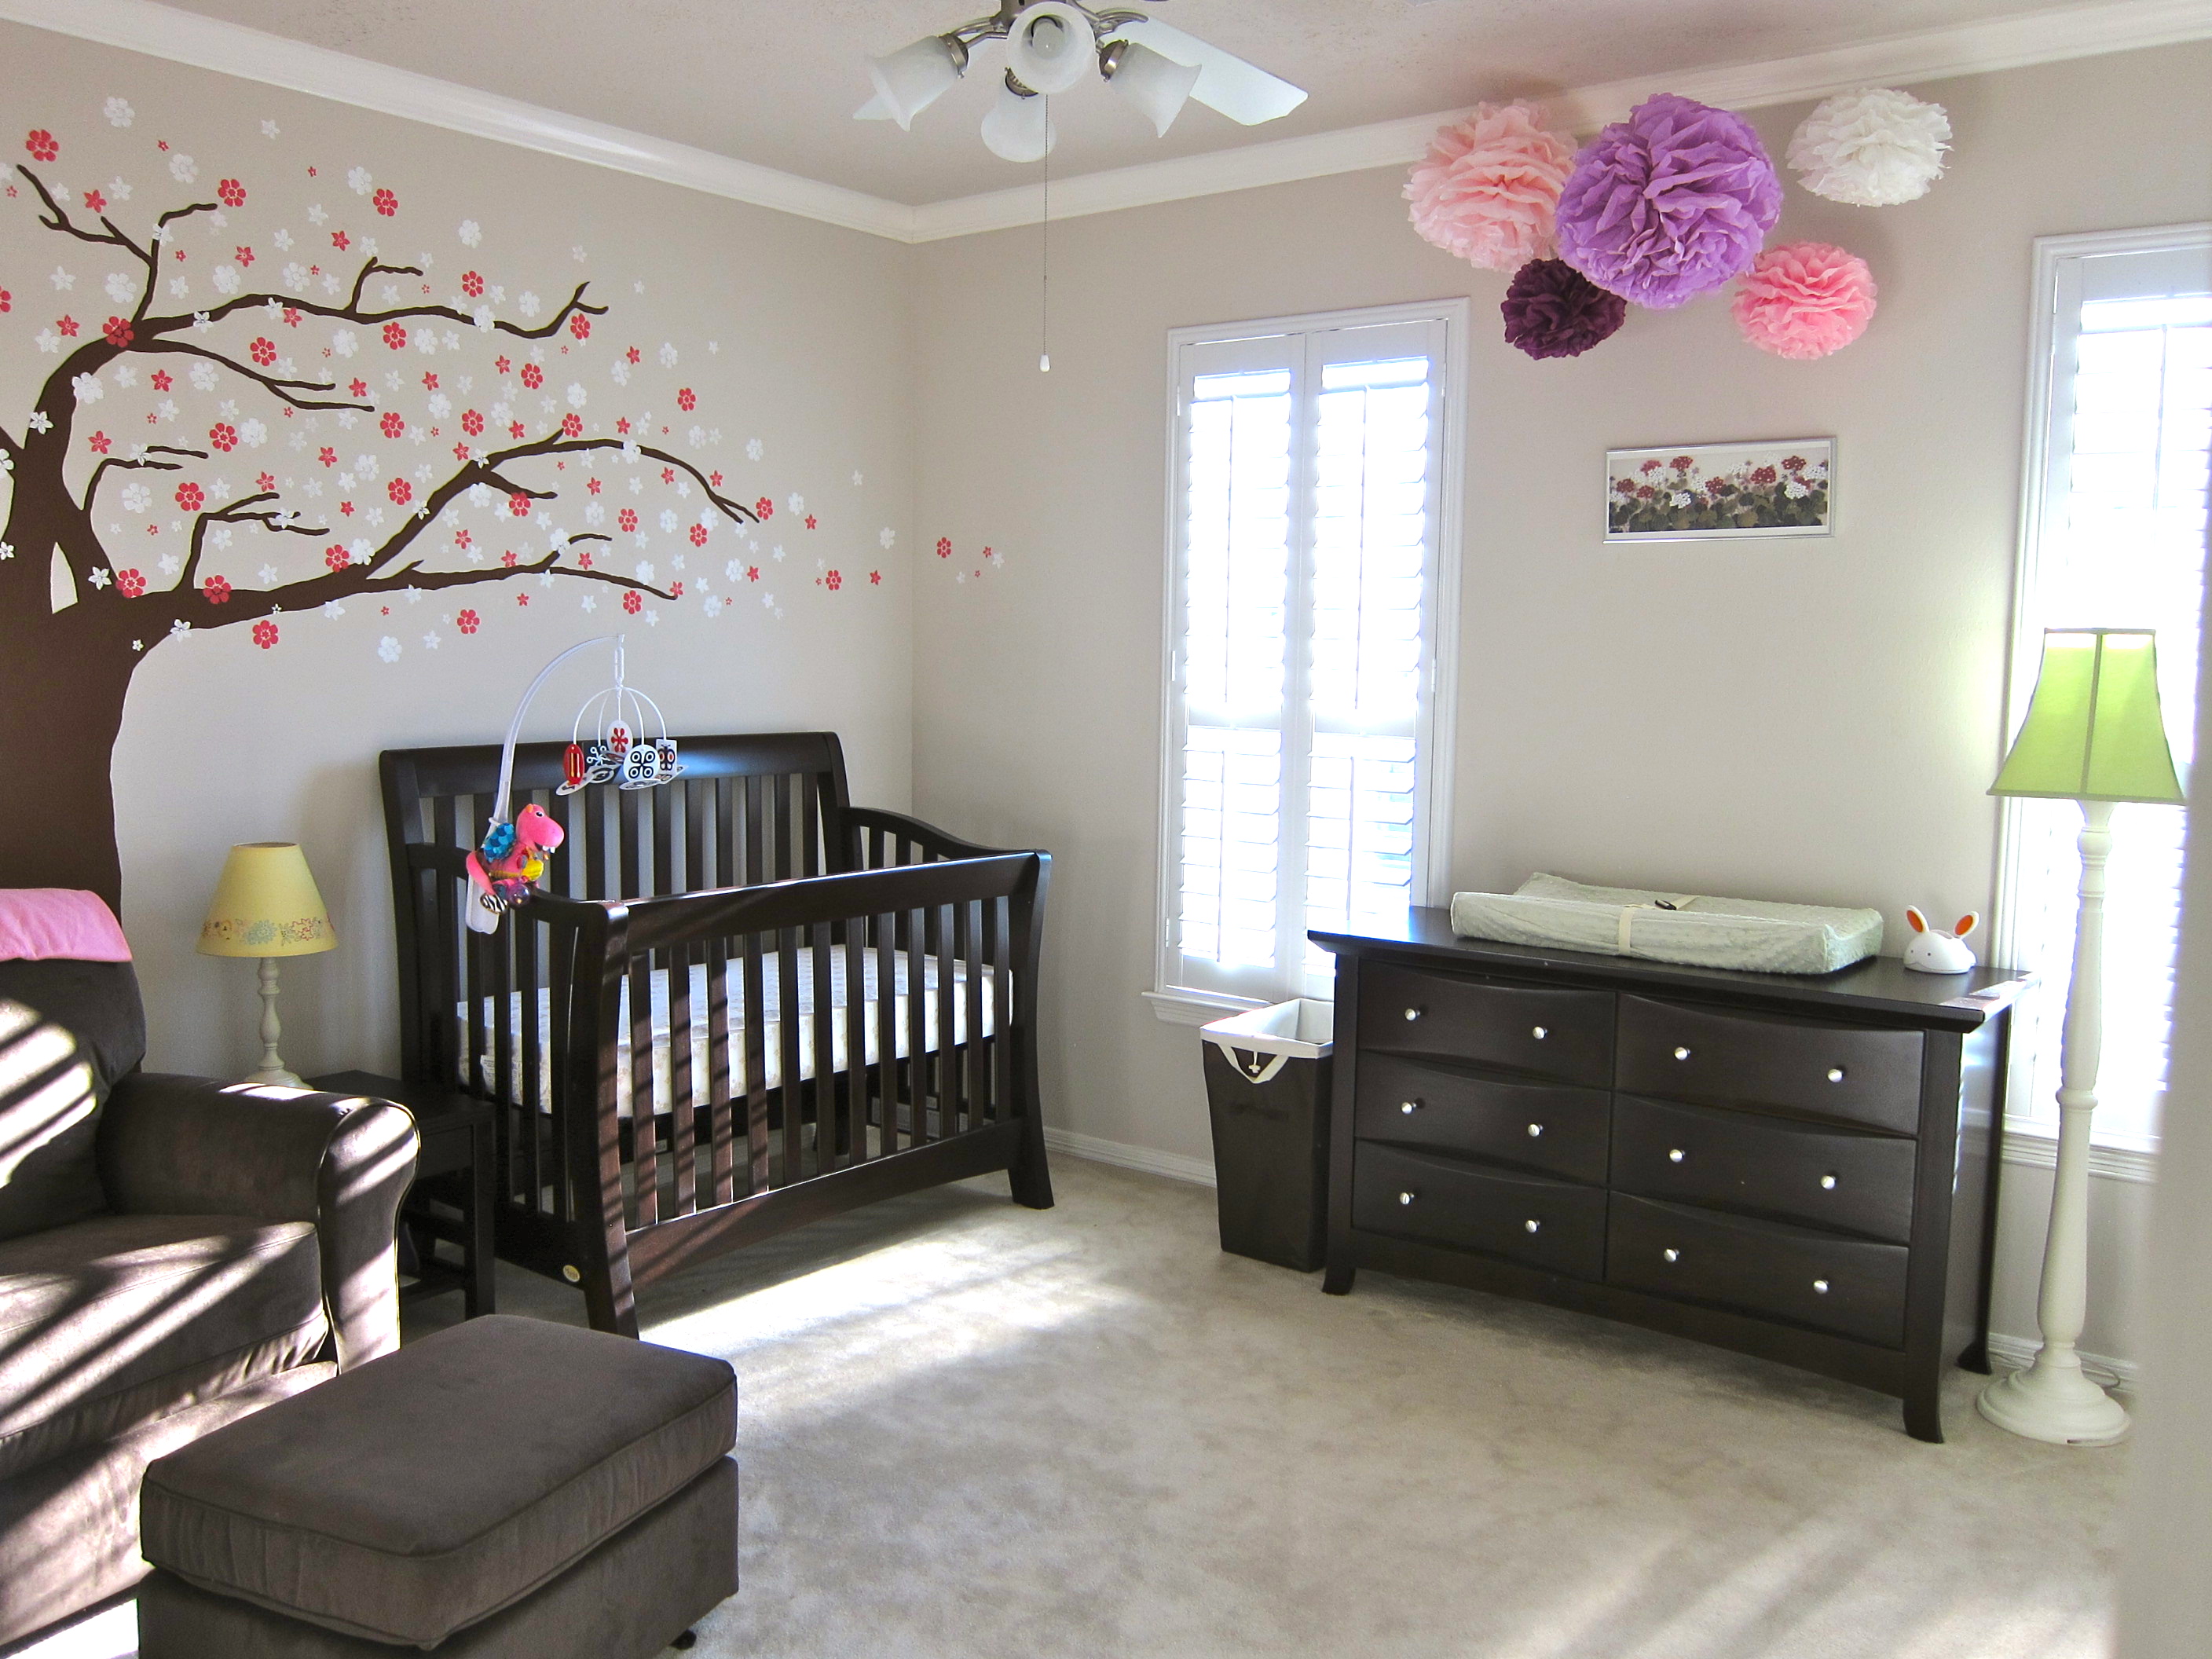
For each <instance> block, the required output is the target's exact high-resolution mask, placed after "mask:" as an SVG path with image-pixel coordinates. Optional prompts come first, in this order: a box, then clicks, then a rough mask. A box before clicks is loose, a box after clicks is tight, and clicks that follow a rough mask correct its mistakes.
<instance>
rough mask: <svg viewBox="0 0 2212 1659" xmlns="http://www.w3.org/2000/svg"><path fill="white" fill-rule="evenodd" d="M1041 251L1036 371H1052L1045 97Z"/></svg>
mask: <svg viewBox="0 0 2212 1659" xmlns="http://www.w3.org/2000/svg"><path fill="white" fill-rule="evenodd" d="M1040 228H1041V229H1042V232H1043V242H1044V251H1043V253H1042V257H1041V258H1040V259H1039V261H1038V264H1039V275H1040V277H1041V279H1042V280H1041V281H1040V283H1039V284H1038V295H1037V373H1038V374H1051V373H1052V100H1051V99H1050V98H1049V97H1048V98H1046V99H1045V100H1044V222H1043V224H1042V227H1040Z"/></svg>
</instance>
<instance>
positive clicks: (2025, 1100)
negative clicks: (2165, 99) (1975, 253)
mask: <svg viewBox="0 0 2212 1659" xmlns="http://www.w3.org/2000/svg"><path fill="white" fill-rule="evenodd" d="M2194 250H2212V221H2194V222H2184V223H2179V224H2169V225H2153V226H2146V227H2142V228H2136V229H2126V230H2103V231H2087V232H2081V233H2077V234H2068V235H2058V236H2039V237H2037V238H2036V239H2035V242H2034V245H2033V265H2034V272H2033V284H2034V286H2033V299H2032V301H2031V310H2030V331H2029V345H2028V364H2027V371H2028V372H2027V404H2026V408H2025V409H2024V410H2023V430H2022V437H2021V486H2020V487H2021V507H2020V520H2019V526H2020V528H2019V536H2018V542H2017V545H2016V547H2015V554H2014V566H2013V583H2012V605H2011V615H2010V617H2009V627H2008V641H2007V646H2006V658H2007V661H2006V675H2005V707H2004V726H2003V730H2002V733H2001V736H2002V739H2003V741H2002V744H2001V745H2000V747H1999V750H1998V752H1997V756H1996V759H1999V760H2001V759H2002V757H2003V755H2004V754H2005V753H2006V752H2008V750H2009V748H2010V745H2011V742H2012V738H2013V737H2014V735H2015V734H2016V733H2017V732H2018V731H2019V729H2020V726H2021V722H2022V721H2023V720H2026V719H2027V704H2028V698H2029V695H2030V694H2031V693H2032V692H2033V690H2034V689H2035V676H2036V672H2037V670H2038V668H2039V665H2040V663H2041V652H2042V642H2043V629H2044V627H2045V625H2046V624H2047V623H2049V624H2051V625H2057V624H2056V623H2052V621H2051V618H2050V617H2046V616H2045V615H2044V614H2043V612H2042V611H2041V609H2040V607H2039V605H2038V603H2037V601H2036V599H2035V594H2036V592H2037V589H2038V586H2039V578H2040V575H2041V574H2042V573H2041V570H2040V568H2039V567H2040V564H2041V560H2042V555H2043V551H2044V545H2045V542H2044V527H2045V524H2046V523H2047V522H2048V521H2049V519H2050V516H2051V514H2050V508H2051V505H2052V502H2051V485H2052V482H2053V474H2054V460H2053V457H2054V453H2055V452H2056V451H2057V447H2058V446H2059V444H2060V443H2061V442H2062V441H2063V442H2068V443H2070V441H2071V434H2072V422H2071V413H2070V410H2062V409H2061V408H2059V407H2058V405H2057V394H2058V392H2059V390H2060V388H2061V386H2062V384H2063V383H2064V382H2065V379H2066V377H2064V376H2063V375H2062V374H2060V373H2059V368H2058V364H2057V349H2058V345H2059V342H2060V338H2061V319H2062V313H2061V306H2062V303H2064V302H2067V301H2071V303H2072V304H2073V306H2074V307H2075V311H2076V312H2077V313H2078V311H2079V308H2080V304H2081V298H2082V295H2081V283H2079V281H2078V280H2075V281H2071V282H2069V276H2076V275H2077V274H2078V272H2079V271H2080V270H2081V269H2082V265H2081V262H2082V261H2086V260H2090V259H2095V258H2109V257H2113V256H2122V255H2130V254H2147V255H2158V254H2163V253H2185V252H2191V251H2194ZM2074 328H2075V332H2077V333H2078V331H2079V323H2078V321H2077V322H2076V323H2075V325H2074ZM2208 582H2212V569H2208ZM2206 647H2212V635H2208V636H2207V639H2206V640H2205V641H2204V642H2203V645H2201V646H2200V649H2204V648H2206ZM2208 714H2212V709H2206V708H2200V709H2198V710H2197V726H2198V732H2199V746H2200V747H2201V746H2202V744H2203V739H2204V736H2205V734H2206V732H2207V731H2208V729H2212V727H2209V726H2208V720H2207V716H2208ZM1995 765H1996V760H1993V761H1992V763H1991V766H1992V770H1991V774H1990V775H1992V776H1994V775H1996V774H1995ZM1999 808H2000V810H1999V814H1998V823H1997V848H1996V851H1997V891H1996V926H1995V927H1993V928H1992V929H1991V938H1990V957H1991V959H1992V960H1995V961H1996V962H1999V963H2013V962H2015V961H2016V960H2017V959H2018V955H2019V951H2020V948H2021V947H2020V945H2019V937H2020V927H2019V922H2018V918H2019V916H2020V914H2021V908H2022V907H2021V902H2020V899H2021V888H2022V885H2023V883H2024V880H2025V878H2026V871H2025V867H2024V866H2025V862H2026V860H2025V858H2024V854H2025V844H2026V842H2027V811H2028V810H2029V808H2028V807H2027V804H2026V803H2023V802H2021V801H2017V800H2015V799H2009V798H2001V799H2000V802H1999ZM2061 966H2062V967H2063V964H2062V965H2061ZM2057 976H2058V970H2057V969H2052V970H2050V971H2048V972H2046V973H2045V979H2046V980H2047V981H2051V982H2052V983H2055V982H2056V978H2057ZM2043 994H2049V993H2048V991H2047V990H2046V991H2045V992H2044V993H2043ZM2054 1017H2055V1016H2054ZM2035 1083H2036V1066H2035V1056H2034V1054H2033V1049H2032V1047H2031V1045H2030V1044H2029V1043H2028V1042H2014V1043H2013V1044H2012V1045H2011V1053H2010V1055H2009V1064H2008V1077H2007V1079H2006V1085H2007V1086H2006V1096H2005V1097H2006V1101H2007V1103H2008V1104H2007V1109H2006V1112H2005V1125H2004V1127H2005V1133H2006V1134H2007V1136H2008V1137H2018V1138H2020V1139H2025V1140H2027V1141H2030V1142H2052V1141H2055V1140H2056V1139H2057V1119H2056V1108H2055V1107H2054V1108H2053V1109H2051V1111H2050V1112H2047V1113H2045V1112H2039V1111H2037V1110H2036V1109H2037V1108H2038V1107H2039V1105H2040V1102H2039V1100H2038V1098H2037V1090H2036V1087H2035ZM2103 1129H2104V1125H2103V1124H2101V1123H2097V1122H2094V1121H2093V1124H2092V1134H2093V1138H2094V1152H2095V1155H2096V1157H2097V1158H2098V1159H2099V1161H2100V1166H2102V1165H2109V1166H2110V1167H2108V1168H2104V1167H2100V1172H2101V1173H2106V1174H2113V1175H2120V1176H2126V1177H2128V1178H2132V1179H2144V1178H2147V1176H2146V1174H2145V1170H2147V1168H2148V1166H2149V1165H2150V1164H2153V1163H2154V1161H2155V1159H2156V1158H2157V1155H2158V1147H2159V1141H2160V1134H2159V1133H2158V1132H2156V1131H2154V1132H2152V1133H2149V1134H2148V1135H2137V1134H2133V1133H2117V1134H2115V1133H2110V1132H2109V1131H2107V1132H2105V1133H2099V1131H2100V1130H2103Z"/></svg>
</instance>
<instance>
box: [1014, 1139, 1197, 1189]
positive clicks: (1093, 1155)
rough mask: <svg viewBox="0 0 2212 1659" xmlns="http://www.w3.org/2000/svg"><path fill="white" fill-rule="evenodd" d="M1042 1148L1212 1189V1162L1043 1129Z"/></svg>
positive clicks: (1115, 1141)
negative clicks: (1045, 1147)
mask: <svg viewBox="0 0 2212 1659" xmlns="http://www.w3.org/2000/svg"><path fill="white" fill-rule="evenodd" d="M1044 1144H1045V1146H1047V1147H1048V1149H1049V1150H1051V1151H1053V1152H1066V1154H1067V1155H1068V1156H1069V1157H1071V1158H1089V1159H1090V1160H1091V1162H1092V1163H1093V1164H1115V1165H1116V1166H1117V1167H1119V1168H1121V1169H1124V1170H1143V1171H1144V1172H1145V1173H1146V1175H1156V1176H1166V1177H1167V1178H1168V1179H1169V1180H1170V1181H1188V1182H1190V1183H1192V1185H1194V1186H1198V1187H1211V1186H1212V1185H1213V1160H1212V1158H1185V1157H1184V1156H1183V1155H1182V1153H1180V1152H1154V1151H1153V1150H1152V1148H1151V1147H1149V1146H1130V1145H1129V1144H1128V1143H1127V1142H1126V1141H1121V1140H1102V1139H1099V1138H1098V1137H1097V1135H1079V1134H1078V1133H1075V1131H1074V1130H1073V1129H1054V1128H1047V1129H1046V1130H1045V1132H1044Z"/></svg>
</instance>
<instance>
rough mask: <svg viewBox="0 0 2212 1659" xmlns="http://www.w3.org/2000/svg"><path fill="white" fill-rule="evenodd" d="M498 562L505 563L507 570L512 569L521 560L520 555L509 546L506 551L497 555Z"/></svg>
mask: <svg viewBox="0 0 2212 1659" xmlns="http://www.w3.org/2000/svg"><path fill="white" fill-rule="evenodd" d="M499 562H501V564H503V565H505V566H506V567H507V568H508V569H509V570H512V569H513V568H514V567H515V566H517V565H519V564H520V563H521V562H522V555H520V553H518V552H516V551H515V550H513V548H511V547H510V548H508V549H507V551H506V552H504V553H502V554H501V555H500V556H499Z"/></svg>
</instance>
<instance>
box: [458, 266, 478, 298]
mask: <svg viewBox="0 0 2212 1659" xmlns="http://www.w3.org/2000/svg"><path fill="white" fill-rule="evenodd" d="M483 289H484V281H483V273H482V272H481V271H475V270H465V271H463V272H462V273H461V292H462V293H464V294H465V295H468V296H469V298H471V300H481V299H483Z"/></svg>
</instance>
